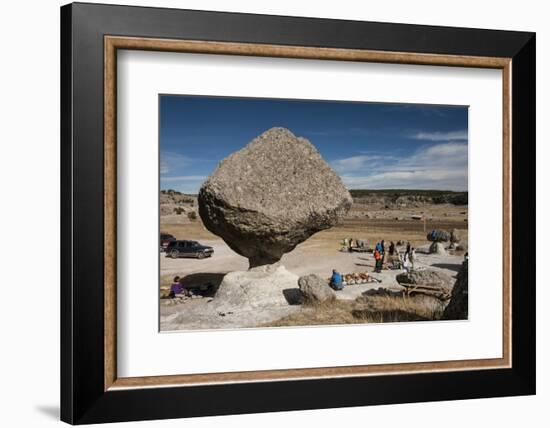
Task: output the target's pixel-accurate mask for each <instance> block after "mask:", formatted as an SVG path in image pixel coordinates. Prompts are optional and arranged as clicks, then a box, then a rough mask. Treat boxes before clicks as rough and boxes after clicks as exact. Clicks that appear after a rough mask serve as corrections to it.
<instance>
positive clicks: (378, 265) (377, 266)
mask: <svg viewBox="0 0 550 428" xmlns="http://www.w3.org/2000/svg"><path fill="white" fill-rule="evenodd" d="M374 271H375V272H376V273H380V272H381V271H382V254H381V253H380V250H379V247H378V245H377V248H376V249H375V250H374Z"/></svg>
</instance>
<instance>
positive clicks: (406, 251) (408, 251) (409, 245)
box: [405, 241, 411, 260]
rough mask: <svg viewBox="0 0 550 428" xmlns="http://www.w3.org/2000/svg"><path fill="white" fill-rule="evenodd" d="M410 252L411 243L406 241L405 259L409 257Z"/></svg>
mask: <svg viewBox="0 0 550 428" xmlns="http://www.w3.org/2000/svg"><path fill="white" fill-rule="evenodd" d="M410 253H411V243H410V242H409V241H407V249H406V250H405V260H408V259H409V254H410Z"/></svg>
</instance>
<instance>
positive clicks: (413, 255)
mask: <svg viewBox="0 0 550 428" xmlns="http://www.w3.org/2000/svg"><path fill="white" fill-rule="evenodd" d="M409 262H410V263H411V271H413V270H414V264H415V262H416V251H415V249H414V247H413V248H411V251H410V253H409Z"/></svg>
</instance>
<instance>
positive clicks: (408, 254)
mask: <svg viewBox="0 0 550 428" xmlns="http://www.w3.org/2000/svg"><path fill="white" fill-rule="evenodd" d="M346 241H347V240H346ZM350 241H351V239H350V240H349V241H347V242H346V244H348V243H349V242H350ZM350 248H351V247H350ZM373 254H374V261H375V264H374V272H376V273H381V272H382V267H383V266H384V263H391V267H392V268H394V269H405V270H406V271H407V272H409V271H412V270H414V268H415V263H416V250H415V248H414V247H412V246H411V243H410V242H407V246H406V249H405V252H404V253H403V254H401V252H400V251H399V248H397V246H396V245H395V243H394V242H393V241H391V242H390V245H389V247H388V251H387V254H386V242H385V241H384V240H382V241H380V242H377V243H376V246H375V247H374V251H373ZM330 286H331V287H332V288H333V289H334V290H342V289H343V288H344V285H343V277H342V274H341V273H340V272H338V271H337V270H336V269H333V270H332V276H331V278H330Z"/></svg>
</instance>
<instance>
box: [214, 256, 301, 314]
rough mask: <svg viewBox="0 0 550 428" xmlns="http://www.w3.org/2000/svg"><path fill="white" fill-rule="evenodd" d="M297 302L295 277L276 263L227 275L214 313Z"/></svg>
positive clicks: (264, 307)
mask: <svg viewBox="0 0 550 428" xmlns="http://www.w3.org/2000/svg"><path fill="white" fill-rule="evenodd" d="M299 299H300V290H299V289H298V276H297V275H295V274H293V273H291V272H289V271H287V270H286V268H285V267H284V266H283V265H280V264H275V265H267V266H260V267H257V268H253V269H250V270H248V271H236V272H230V273H228V274H227V275H225V277H224V278H223V280H222V282H221V284H220V287H219V288H218V291H217V292H216V297H215V299H214V302H215V306H216V310H218V311H222V312H227V311H250V310H262V309H272V308H274V307H277V306H289V305H290V304H295V303H298V301H299Z"/></svg>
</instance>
